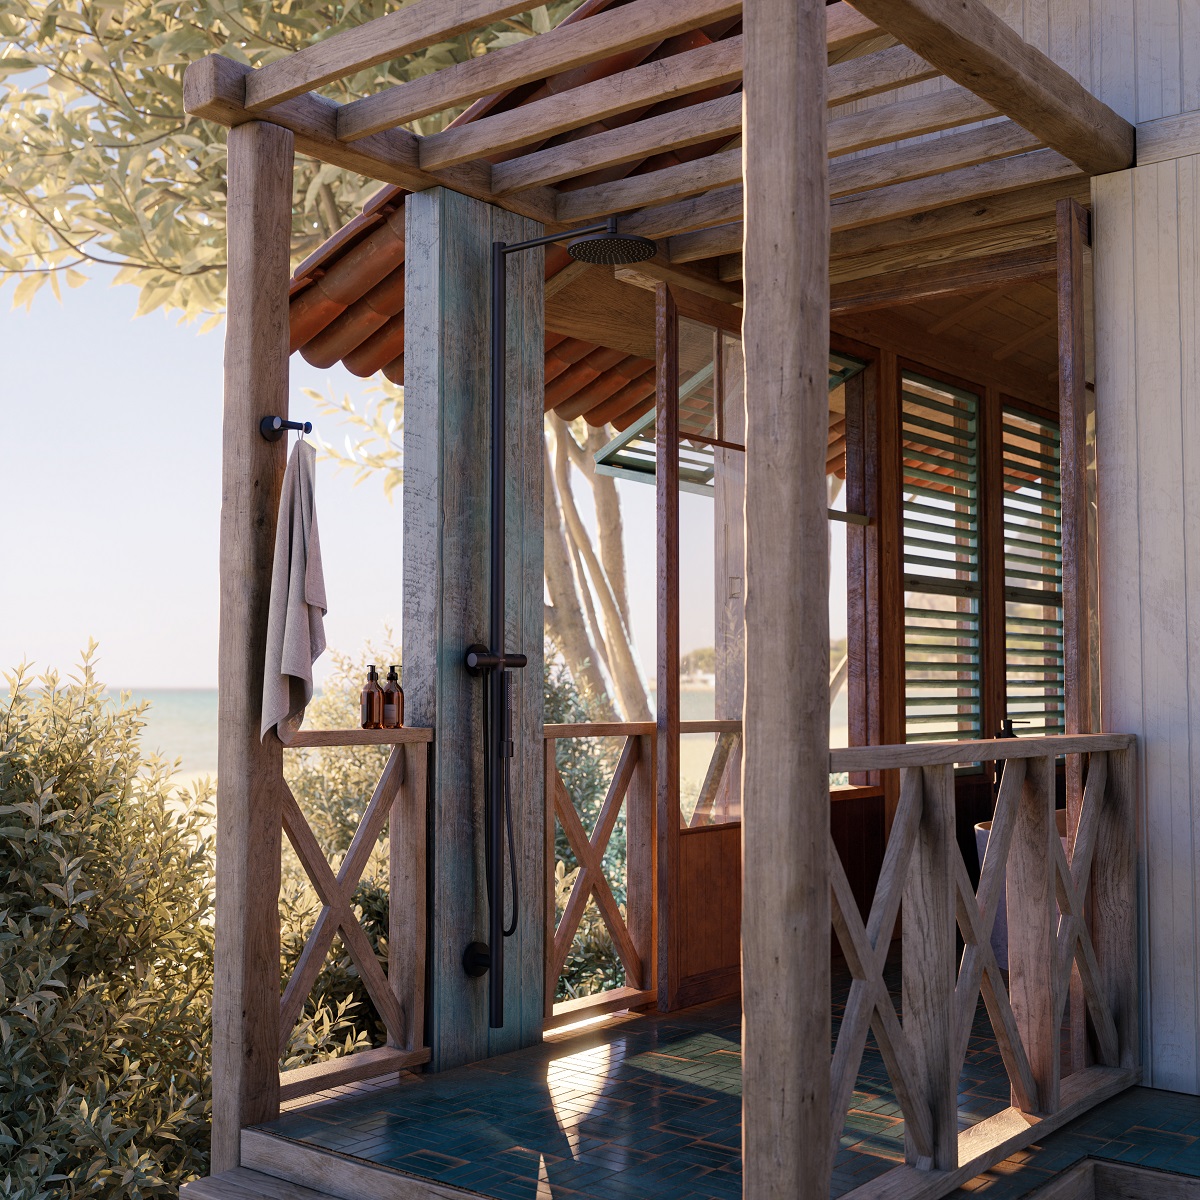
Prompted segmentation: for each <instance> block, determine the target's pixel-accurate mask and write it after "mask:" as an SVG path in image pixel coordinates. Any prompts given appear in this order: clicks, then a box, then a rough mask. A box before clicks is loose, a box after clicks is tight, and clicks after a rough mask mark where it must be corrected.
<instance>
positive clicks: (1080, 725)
mask: <svg viewBox="0 0 1200 1200" xmlns="http://www.w3.org/2000/svg"><path fill="white" fill-rule="evenodd" d="M1057 224H1058V424H1059V435H1060V442H1059V472H1060V479H1061V488H1062V497H1061V500H1062V590H1063V694H1064V701H1065V709H1066V711H1065V713H1064V727H1063V731H1064V732H1065V733H1090V732H1091V730H1092V715H1091V695H1092V683H1091V669H1090V668H1091V653H1090V648H1091V638H1090V636H1089V627H1088V595H1089V590H1088V565H1087V564H1088V500H1087V390H1086V388H1087V375H1086V370H1085V368H1086V350H1085V342H1086V331H1085V329H1084V311H1085V309H1084V295H1083V289H1084V254H1085V250H1086V248H1087V246H1088V245H1089V243H1090V241H1091V236H1090V217H1089V214H1088V211H1087V209H1085V208H1084V207H1083V206H1082V205H1081V204H1080V203H1079V202H1078V201H1077V200H1071V199H1066V200H1060V201H1059V202H1058V207H1057ZM1066 783H1067V834H1068V841H1067V845H1068V846H1074V844H1075V834H1076V831H1077V830H1078V829H1079V814H1080V809H1081V806H1082V804H1083V756H1082V755H1079V754H1068V755H1067V769H1066ZM1081 899H1084V898H1083V897H1081ZM1085 902H1086V901H1085ZM1084 1004H1085V1001H1084V994H1083V988H1082V986H1081V985H1080V981H1079V975H1078V972H1077V971H1076V972H1073V974H1072V978H1071V1066H1072V1068H1073V1069H1074V1070H1076V1071H1080V1070H1082V1069H1083V1068H1084V1067H1086V1066H1087V1065H1088V1053H1087V1024H1086V1020H1085V1010H1084Z"/></svg>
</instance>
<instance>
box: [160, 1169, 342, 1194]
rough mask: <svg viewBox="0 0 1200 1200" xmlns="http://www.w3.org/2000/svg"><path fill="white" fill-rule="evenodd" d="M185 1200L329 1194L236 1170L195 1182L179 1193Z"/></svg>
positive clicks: (252, 1172) (273, 1177)
mask: <svg viewBox="0 0 1200 1200" xmlns="http://www.w3.org/2000/svg"><path fill="white" fill-rule="evenodd" d="M179 1194H180V1196H182V1197H183V1200H328V1197H329V1193H328V1192H314V1191H313V1190H312V1188H306V1187H302V1186H301V1185H300V1184H298V1183H288V1182H287V1181H286V1180H283V1179H277V1178H276V1177H275V1176H274V1175H264V1174H263V1173H262V1172H261V1171H249V1170H247V1169H246V1168H245V1167H235V1168H234V1169H233V1170H232V1171H222V1172H221V1173H220V1174H219V1175H208V1176H205V1177H204V1178H203V1179H192V1180H189V1181H188V1182H187V1183H185V1184H184V1185H183V1186H182V1187H181V1188H180V1189H179Z"/></svg>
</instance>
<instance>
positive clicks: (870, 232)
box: [622, 150, 1087, 263]
mask: <svg viewBox="0 0 1200 1200" xmlns="http://www.w3.org/2000/svg"><path fill="white" fill-rule="evenodd" d="M739 191H740V189H738V188H730V189H726V190H725V191H724V192H723V193H722V194H721V198H720V203H719V204H710V205H707V206H701V205H699V204H698V203H697V202H696V201H693V202H690V203H689V205H688V211H687V212H684V211H683V210H682V209H678V208H677V206H672V208H677V211H676V212H674V213H672V212H668V211H666V210H665V209H659V210H658V212H657V214H654V213H653V212H647V213H645V214H642V213H637V214H633V215H631V216H630V217H629V218H627V219H626V220H625V221H624V222H623V223H622V224H623V226H624V228H626V229H630V230H631V231H632V229H633V228H634V227H635V226H636V225H637V224H638V223H641V224H642V225H643V227H644V228H650V227H655V228H658V230H659V232H658V233H657V234H655V235H654V236H659V237H662V236H668V237H669V238H670V240H669V242H668V243H667V253H668V255H669V256H670V259H671V261H672V262H674V263H689V262H698V261H700V260H701V259H706V258H716V257H719V256H720V255H724V254H735V253H737V252H738V251H739V250H741V248H742V222H741V217H740V213H739V212H738V211H737V209H738V197H737V196H735V195H733V194H732V193H735V192H739ZM1076 194H1079V195H1083V196H1086V194H1087V187H1086V180H1085V177H1084V175H1083V174H1082V172H1080V171H1079V170H1078V169H1076V168H1075V167H1074V165H1073V164H1071V163H1069V162H1067V161H1066V160H1065V159H1064V158H1063V157H1062V156H1061V155H1059V154H1056V153H1055V152H1054V151H1053V150H1036V151H1034V152H1033V153H1032V154H1021V155H1017V156H1015V157H1013V158H1004V159H999V160H997V161H996V162H992V163H986V164H981V165H980V166H976V167H968V168H966V169H964V170H960V171H951V172H949V173H947V174H945V175H941V176H937V177H936V179H928V180H917V181H914V182H913V183H905V184H893V185H892V186H891V187H888V188H881V189H879V190H877V191H875V192H872V193H870V194H869V198H871V199H872V201H873V206H872V218H873V219H871V220H864V219H863V217H864V215H865V214H864V212H863V211H862V209H861V206H860V203H859V199H858V197H855V196H851V197H846V198H845V199H842V200H835V201H834V202H833V205H832V209H833V216H832V229H833V237H832V243H831V247H830V249H831V253H832V255H833V257H834V258H838V257H843V256H847V255H852V254H863V253H867V252H869V251H872V250H876V249H880V248H882V247H884V246H896V245H910V244H912V243H913V242H914V241H918V240H920V239H923V238H938V237H947V236H950V235H952V234H958V233H965V232H968V231H971V230H980V229H987V228H994V227H996V226H1000V225H1007V224H1010V223H1015V222H1020V221H1024V220H1028V219H1029V218H1031V217H1036V216H1040V215H1044V214H1046V213H1049V212H1053V210H1054V205H1055V203H1056V202H1057V201H1058V200H1059V199H1060V198H1061V197H1063V196H1072V195H1076ZM867 198H868V197H864V201H865V199H867ZM700 199H701V200H702V199H704V198H703V197H700ZM722 214H728V215H726V216H725V218H724V221H721V220H717V219H716V218H717V217H719V216H721V215H722ZM689 216H690V217H691V218H692V219H693V220H692V221H689V220H688V218H689ZM696 216H707V217H711V218H713V219H711V220H703V221H702V222H701V223H700V224H696V223H693V221H694V219H695V217H696ZM652 222H653V223H654V224H653V226H652V224H651V223H652ZM671 225H675V226H676V232H675V233H674V234H673V235H672V234H671V233H670V232H669V231H668V228H667V227H668V226H671ZM685 226H686V230H687V231H685ZM648 236H649V235H648Z"/></svg>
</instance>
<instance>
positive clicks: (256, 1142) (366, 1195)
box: [184, 1129, 482, 1200]
mask: <svg viewBox="0 0 1200 1200" xmlns="http://www.w3.org/2000/svg"><path fill="white" fill-rule="evenodd" d="M242 1162H244V1163H247V1164H248V1165H249V1166H250V1167H252V1168H254V1169H255V1170H257V1171H262V1172H265V1173H266V1174H268V1175H272V1176H274V1177H275V1178H276V1179H279V1180H281V1181H286V1180H290V1181H293V1182H299V1181H300V1180H301V1179H303V1180H305V1181H306V1182H308V1183H312V1184H315V1185H316V1186H317V1187H320V1188H323V1189H324V1191H325V1192H327V1193H328V1194H329V1195H330V1196H333V1197H336V1198H337V1200H459V1198H460V1197H465V1198H466V1200H477V1198H478V1197H479V1196H480V1195H481V1194H482V1193H480V1192H475V1191H467V1190H465V1189H463V1188H456V1187H451V1186H449V1185H448V1184H445V1183H438V1182H437V1181H436V1180H433V1179H426V1178H424V1177H422V1176H418V1175H408V1174H405V1173H404V1172H402V1171H397V1170H394V1169H393V1168H391V1167H385V1166H382V1165H381V1164H379V1163H373V1162H368V1161H366V1160H365V1159H361V1158H354V1157H352V1156H351V1155H348V1154H339V1153H337V1152H336V1151H333V1150H325V1149H322V1148H321V1147H320V1146H310V1145H306V1144H305V1143H303V1142H297V1141H293V1140H292V1139H291V1138H285V1137H278V1136H276V1135H275V1134H271V1133H268V1132H267V1131H266V1130H264V1129H243V1130H242ZM302 1192H303V1189H301V1191H300V1192H297V1195H300V1194H301V1193H302ZM288 1194H289V1195H290V1194H291V1193H288ZM309 1195H318V1196H320V1195H322V1193H320V1192H316V1193H309ZM184 1200H191V1197H190V1196H187V1197H185V1198H184ZM204 1200H208V1198H207V1197H205V1198H204ZM271 1200H274V1197H272V1198H271Z"/></svg>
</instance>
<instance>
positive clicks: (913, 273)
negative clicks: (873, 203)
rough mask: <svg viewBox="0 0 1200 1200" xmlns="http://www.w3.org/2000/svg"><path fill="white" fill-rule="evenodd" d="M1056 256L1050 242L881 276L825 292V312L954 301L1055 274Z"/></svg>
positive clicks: (855, 310) (853, 282) (848, 283)
mask: <svg viewBox="0 0 1200 1200" xmlns="http://www.w3.org/2000/svg"><path fill="white" fill-rule="evenodd" d="M1056 255H1057V251H1056V249H1055V247H1054V244H1053V243H1052V242H1048V243H1046V244H1044V245H1039V246H1030V247H1026V248H1024V249H1021V250H1014V251H1007V252H1004V253H1001V254H987V255H980V256H979V257H977V258H967V259H963V260H961V261H959V262H949V263H932V264H929V265H927V266H923V267H909V268H906V269H904V270H899V271H892V272H889V273H888V274H886V275H868V276H865V277H863V278H862V279H852V280H848V281H847V282H845V283H836V284H834V285H833V286H832V287H831V288H830V312H831V313H832V314H833V315H834V316H841V315H843V314H846V313H854V312H870V311H871V310H872V309H879V308H891V307H893V306H894V305H897V304H919V303H920V302H922V301H924V300H934V299H937V298H938V297H940V296H957V295H961V294H962V293H963V292H973V291H976V290H977V289H979V288H986V287H994V286H995V285H996V284H998V283H1005V284H1010V285H1011V284H1018V283H1028V282H1030V281H1031V280H1035V279H1044V278H1046V276H1047V275H1053V274H1054V271H1055V264H1056Z"/></svg>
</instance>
